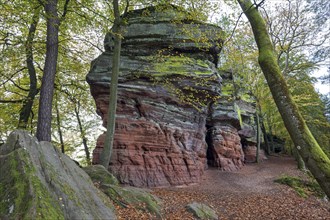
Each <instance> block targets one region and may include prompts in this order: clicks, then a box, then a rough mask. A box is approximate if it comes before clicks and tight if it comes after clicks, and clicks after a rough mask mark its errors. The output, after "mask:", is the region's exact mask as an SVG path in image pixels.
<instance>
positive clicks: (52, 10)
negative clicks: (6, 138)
mask: <svg viewBox="0 0 330 220" xmlns="http://www.w3.org/2000/svg"><path fill="white" fill-rule="evenodd" d="M45 12H46V20H47V41H46V59H45V67H44V75H43V77H42V84H41V91H40V100H39V112H38V124H37V134H36V136H37V138H38V140H39V141H51V122H52V102H53V94H54V81H55V75H56V66H57V56H58V31H59V25H60V19H59V17H58V15H57V0H48V1H46V2H45Z"/></svg>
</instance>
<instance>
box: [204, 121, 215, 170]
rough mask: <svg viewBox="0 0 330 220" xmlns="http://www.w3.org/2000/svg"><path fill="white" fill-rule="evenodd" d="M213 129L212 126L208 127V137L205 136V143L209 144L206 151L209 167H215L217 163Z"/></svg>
mask: <svg viewBox="0 0 330 220" xmlns="http://www.w3.org/2000/svg"><path fill="white" fill-rule="evenodd" d="M213 129H214V128H213V127H212V126H210V125H206V135H205V142H206V144H207V150H206V159H207V165H208V166H211V167H214V166H215V161H216V154H215V152H214V147H213V138H212V133H213Z"/></svg>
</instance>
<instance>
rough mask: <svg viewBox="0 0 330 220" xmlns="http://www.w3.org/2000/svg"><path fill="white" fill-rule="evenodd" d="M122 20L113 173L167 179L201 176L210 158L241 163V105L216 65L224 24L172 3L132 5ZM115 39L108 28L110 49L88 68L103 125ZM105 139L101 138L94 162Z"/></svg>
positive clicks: (134, 179)
mask: <svg viewBox="0 0 330 220" xmlns="http://www.w3.org/2000/svg"><path fill="white" fill-rule="evenodd" d="M124 19H125V21H126V26H125V27H124V29H125V31H124V33H123V40H122V52H121V62H120V76H119V85H118V106H117V114H116V132H115V139H114V149H113V154H112V158H111V162H110V168H109V169H110V171H111V173H113V174H114V175H115V176H116V177H117V178H118V180H119V181H120V182H121V183H124V184H129V185H134V186H167V185H183V184H191V183H196V182H199V180H200V178H201V176H202V174H203V172H204V170H205V168H206V167H207V163H208V164H209V165H212V166H216V167H219V168H220V169H223V170H235V169H238V168H239V167H240V166H242V164H243V160H244V155H243V151H242V147H241V136H242V135H240V134H239V131H240V130H241V129H242V125H243V124H241V123H240V117H239V114H238V113H237V109H238V108H237V107H236V104H235V103H234V102H233V101H231V102H228V101H227V100H226V99H223V98H222V94H221V81H222V78H221V76H220V73H219V71H218V70H217V69H216V68H215V66H216V65H217V61H218V56H217V53H218V52H220V49H221V42H222V40H221V39H222V38H221V36H222V31H221V29H220V28H219V27H216V26H213V25H209V24H204V23H200V22H197V21H193V20H191V19H190V18H189V15H188V14H187V13H185V12H183V11H182V10H181V9H180V8H177V7H174V6H171V5H161V6H157V7H149V8H146V9H142V10H136V11H132V12H130V13H128V15H127V17H125V18H124ZM112 46H113V42H112V38H111V34H107V36H106V38H105V50H106V51H105V52H104V53H103V54H101V55H100V56H99V57H98V58H97V59H96V60H94V61H93V62H92V66H91V70H90V72H89V73H88V75H87V81H88V83H89V84H90V87H91V93H92V95H93V97H94V99H95V102H96V106H97V112H98V114H99V115H100V116H101V117H102V120H103V124H104V126H106V123H107V113H108V110H107V109H108V100H109V84H110V80H111V69H112ZM245 133H246V132H244V135H245ZM253 135H254V134H253ZM104 139H105V134H103V135H101V136H100V137H99V138H98V141H97V146H96V148H95V150H94V152H93V163H94V164H97V163H98V161H99V154H100V152H101V151H102V148H103V142H104Z"/></svg>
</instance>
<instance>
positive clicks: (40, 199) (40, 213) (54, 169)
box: [0, 131, 116, 219]
mask: <svg viewBox="0 0 330 220" xmlns="http://www.w3.org/2000/svg"><path fill="white" fill-rule="evenodd" d="M0 173H1V175H0V219H116V216H115V215H114V211H113V206H112V204H111V202H110V200H109V199H108V198H107V197H106V196H105V195H104V194H103V193H102V192H101V191H99V190H98V189H97V188H96V187H95V186H94V185H93V182H92V181H91V179H90V178H89V176H88V175H87V174H86V173H85V172H84V171H83V170H82V169H80V168H79V167H78V166H77V165H76V164H75V163H74V162H73V161H72V160H71V159H70V158H69V157H67V156H66V155H64V154H62V153H61V152H59V150H58V149H56V148H55V147H54V146H52V145H51V144H50V143H49V142H40V143H39V142H38V141H37V139H36V138H34V137H32V136H31V135H30V134H29V133H28V132H26V131H14V132H12V133H11V134H10V136H9V137H8V139H7V143H6V144H4V145H2V146H1V147H0Z"/></svg>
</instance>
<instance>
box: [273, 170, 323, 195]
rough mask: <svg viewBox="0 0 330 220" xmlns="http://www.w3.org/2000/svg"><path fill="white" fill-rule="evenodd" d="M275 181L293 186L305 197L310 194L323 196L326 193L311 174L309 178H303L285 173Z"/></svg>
mask: <svg viewBox="0 0 330 220" xmlns="http://www.w3.org/2000/svg"><path fill="white" fill-rule="evenodd" d="M274 182H276V183H280V184H284V185H288V186H290V187H292V188H293V189H294V190H295V191H296V192H297V193H298V195H300V196H301V197H304V198H307V197H308V196H310V195H314V196H317V197H319V198H323V197H324V195H325V194H324V192H323V191H322V189H321V187H320V185H319V184H318V183H317V182H316V180H315V179H314V178H313V177H311V176H310V177H309V178H308V179H307V180H303V179H301V178H298V177H294V176H287V175H283V176H282V177H280V178H278V179H276V180H274Z"/></svg>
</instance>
